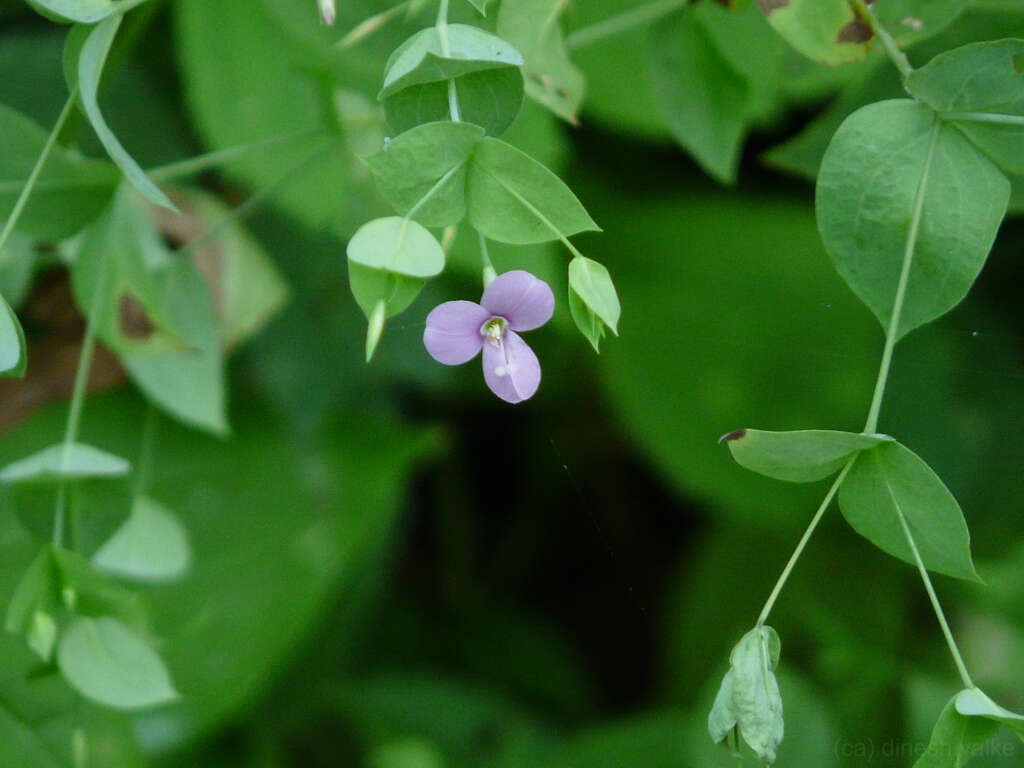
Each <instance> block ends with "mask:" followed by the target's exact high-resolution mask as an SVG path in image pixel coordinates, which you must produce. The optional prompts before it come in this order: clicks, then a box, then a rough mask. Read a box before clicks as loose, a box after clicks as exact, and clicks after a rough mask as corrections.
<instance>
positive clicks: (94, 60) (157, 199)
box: [77, 16, 177, 211]
mask: <svg viewBox="0 0 1024 768" xmlns="http://www.w3.org/2000/svg"><path fill="white" fill-rule="evenodd" d="M120 25H121V17H120V16H111V17H110V18H108V19H106V20H105V21H103V22H101V23H100V24H97V25H96V27H94V28H93V30H92V32H90V33H89V37H88V38H87V39H86V41H85V43H84V44H83V45H82V52H81V54H80V56H79V58H78V73H77V75H78V77H77V82H78V87H79V93H80V95H81V100H82V108H83V109H84V110H85V114H86V116H87V117H88V118H89V122H90V123H91V124H92V127H93V130H94V131H96V135H97V136H98V137H99V140H100V143H101V144H103V147H104V149H106V150H107V154H108V155H110V159H111V160H113V161H114V163H115V164H116V165H117V167H118V168H120V169H121V172H122V173H123V174H124V176H125V178H126V179H128V181H129V182H130V183H131V185H132V186H133V187H135V188H136V189H137V190H139V192H141V193H142V194H143V195H144V196H145V197H146V199H148V200H149V201H150V202H153V203H155V204H156V205H161V206H163V207H164V208H168V209H170V210H172V211H177V208H175V207H174V204H173V203H172V202H171V201H170V200H169V199H168V198H167V195H165V194H164V193H163V192H161V191H160V189H159V188H158V187H157V186H156V184H154V183H153V182H152V181H150V179H149V177H148V176H146V174H145V172H144V171H143V170H142V168H140V167H139V164H138V163H136V162H135V160H134V159H133V158H132V156H131V155H129V154H128V152H127V151H126V150H125V148H124V147H123V146H121V142H119V141H118V140H117V137H116V136H115V135H114V133H113V131H111V130H110V128H109V126H108V125H107V122H106V120H104V119H103V114H102V113H101V112H100V105H99V101H98V96H99V89H100V77H101V76H102V75H103V66H104V64H106V61H107V54H108V53H110V46H111V44H112V43H113V42H114V35H116V34H117V29H118V27H119V26H120Z"/></svg>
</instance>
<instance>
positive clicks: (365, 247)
mask: <svg viewBox="0 0 1024 768" xmlns="http://www.w3.org/2000/svg"><path fill="white" fill-rule="evenodd" d="M348 258H349V261H350V262H354V263H356V264H360V265H362V266H364V267H370V268H371V269H378V270H385V271H387V272H392V273H394V274H397V275H404V276H405V277H413V278H421V279H422V278H428V277H434V276H436V275H439V274H440V273H441V271H442V270H443V269H444V251H443V250H442V249H441V244H440V243H439V242H437V238H435V237H434V236H433V235H432V234H431V233H430V231H429V230H427V229H426V228H425V227H424V226H423V225H422V224H417V223H416V222H415V221H413V220H411V219H406V218H403V217H401V216H388V217H387V218H383V219H375V220H374V221H371V222H368V223H366V224H364V225H363V226H362V227H361V228H360V229H359V231H358V232H356V233H355V234H354V235H353V236H352V239H351V240H349V241H348Z"/></svg>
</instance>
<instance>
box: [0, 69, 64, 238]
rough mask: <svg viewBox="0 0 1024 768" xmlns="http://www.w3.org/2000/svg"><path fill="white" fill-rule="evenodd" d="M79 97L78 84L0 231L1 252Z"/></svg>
mask: <svg viewBox="0 0 1024 768" xmlns="http://www.w3.org/2000/svg"><path fill="white" fill-rule="evenodd" d="M77 98H78V86H75V87H74V89H72V91H71V94H70V95H69V96H68V100H67V101H66V102H64V108H63V109H62V110H61V111H60V116H59V117H58V118H57V122H56V123H54V125H53V130H52V131H50V135H49V137H47V139H46V143H45V144H44V145H43V150H42V152H40V153H39V157H38V158H37V159H36V164H35V165H34V166H33V168H32V172H31V173H29V175H28V178H27V179H26V180H25V186H23V187H22V188H21V194H20V195H18V199H17V200H16V201H15V202H14V208H12V209H11V213H10V215H9V216H8V217H7V221H6V222H5V223H4V228H3V231H0V254H2V253H3V251H4V246H5V245H7V241H8V240H9V239H10V237H11V233H13V232H14V228H15V227H16V226H17V224H18V219H20V218H21V214H22V213H24V211H25V205H26V204H27V203H28V199H29V196H30V195H31V194H32V190H33V189H34V188H35V186H36V182H37V181H38V180H39V174H40V173H42V171H43V166H44V165H46V160H47V158H49V156H50V152H51V151H53V147H54V145H55V144H56V143H57V137H58V136H59V135H60V132H61V131H62V130H64V124H65V123H66V122H67V121H68V117H70V116H71V112H72V110H73V109H74V106H75V100H76V99H77Z"/></svg>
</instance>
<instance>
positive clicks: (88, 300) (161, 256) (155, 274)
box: [71, 185, 183, 357]
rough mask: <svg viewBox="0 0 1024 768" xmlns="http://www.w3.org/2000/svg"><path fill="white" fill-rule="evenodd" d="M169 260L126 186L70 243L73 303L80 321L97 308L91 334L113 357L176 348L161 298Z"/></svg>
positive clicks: (176, 340) (138, 201)
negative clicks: (73, 244)
mask: <svg viewBox="0 0 1024 768" xmlns="http://www.w3.org/2000/svg"><path fill="white" fill-rule="evenodd" d="M170 260H171V257H170V252H169V251H168V250H167V247H166V246H165V245H164V242H163V240H162V239H161V237H160V235H159V233H157V232H156V229H155V228H154V226H153V223H152V221H151V219H150V217H149V213H148V211H147V210H146V207H145V203H144V202H143V201H142V200H141V199H139V198H138V197H137V196H136V195H135V194H134V192H133V191H132V190H131V189H130V188H129V187H127V185H122V186H121V189H120V190H119V192H118V194H117V195H116V197H115V198H114V202H113V204H112V205H111V206H110V208H109V209H108V210H107V211H106V212H105V214H104V215H103V216H101V217H100V218H98V219H97V220H96V221H95V222H94V223H93V224H92V226H90V227H89V228H88V229H87V230H86V231H85V232H84V233H83V235H82V238H81V240H79V241H78V242H77V243H76V249H75V251H74V261H73V262H72V265H71V286H72V289H73V290H74V294H75V299H76V301H77V302H78V306H79V308H80V309H81V311H82V314H83V315H84V316H86V317H88V316H89V314H90V312H91V310H92V308H93V306H94V303H95V302H97V301H98V302H99V308H98V313H99V314H98V315H97V318H96V324H97V333H98V334H99V337H100V338H101V339H102V340H103V342H104V343H105V344H106V345H107V346H108V347H110V348H111V349H112V350H113V351H114V352H115V353H117V354H118V355H119V356H122V357H127V356H129V355H141V354H157V353H160V352H167V351H169V350H177V349H181V348H182V346H183V342H182V339H181V335H180V333H179V332H178V330H177V329H176V328H173V327H172V324H171V322H170V320H169V318H168V315H167V307H166V302H165V301H164V296H163V293H164V291H163V285H162V279H161V275H162V272H164V271H165V270H166V268H167V267H168V265H169V264H170ZM97 291H100V293H99V294H97Z"/></svg>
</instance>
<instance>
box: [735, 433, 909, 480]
mask: <svg viewBox="0 0 1024 768" xmlns="http://www.w3.org/2000/svg"><path fill="white" fill-rule="evenodd" d="M891 439H892V438H891V437H887V436H885V435H863V434H857V433H854V432H837V431H833V430H828V429H806V430H799V431H795V432H766V431H763V430H760V429H738V430H736V431H735V432H730V433H729V434H727V435H724V436H723V437H722V440H724V441H726V442H727V443H728V444H729V450H730V451H732V457H733V458H734V459H736V463H737V464H739V465H740V466H741V467H745V468H746V469H749V470H752V471H754V472H758V473H760V474H762V475H767V476H768V477H774V478H775V479H776V480H787V481H789V482H791V483H813V482H815V481H817V480H824V479H825V478H826V477H828V476H829V475H832V474H835V473H836V472H838V471H839V470H840V469H842V467H843V465H844V464H845V463H846V462H847V461H849V460H850V457H851V456H853V455H854V454H855V453H858V452H859V451H863V450H866V449H868V448H873V447H875V446H876V445H878V444H879V443H882V442H884V441H886V440H891Z"/></svg>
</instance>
